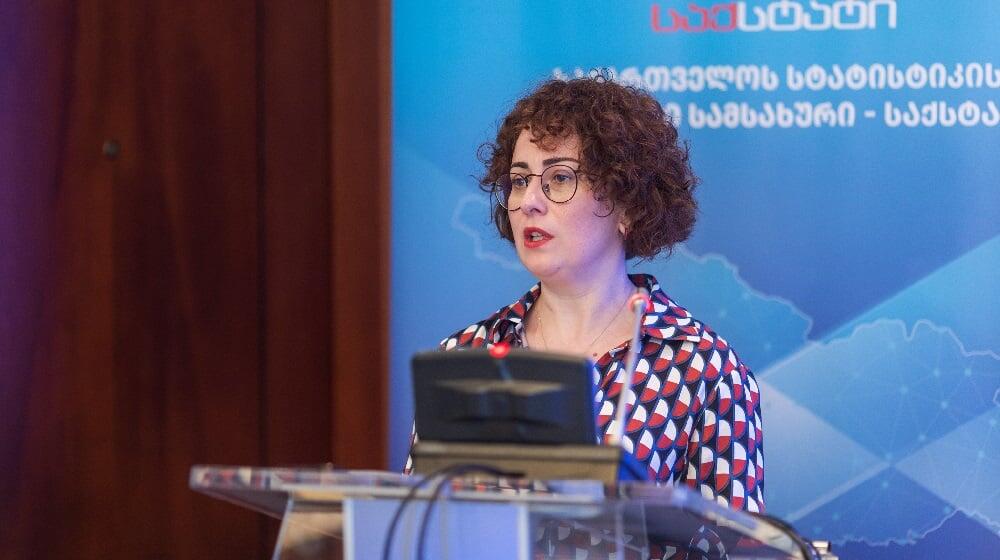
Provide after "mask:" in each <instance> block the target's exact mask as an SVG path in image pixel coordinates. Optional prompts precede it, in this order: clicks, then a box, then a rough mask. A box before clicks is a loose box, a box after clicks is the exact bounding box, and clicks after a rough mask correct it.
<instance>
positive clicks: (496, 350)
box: [490, 342, 510, 360]
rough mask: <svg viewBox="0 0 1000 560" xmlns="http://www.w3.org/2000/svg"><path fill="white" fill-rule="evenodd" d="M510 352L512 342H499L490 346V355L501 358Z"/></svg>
mask: <svg viewBox="0 0 1000 560" xmlns="http://www.w3.org/2000/svg"><path fill="white" fill-rule="evenodd" d="M507 354H510V344H507V343H506V342H497V343H496V344H494V345H493V346H491V347H490V356H492V357H494V358H496V359H498V360H500V359H503V358H506V357H507Z"/></svg>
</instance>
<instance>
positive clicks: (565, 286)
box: [529, 261, 635, 356]
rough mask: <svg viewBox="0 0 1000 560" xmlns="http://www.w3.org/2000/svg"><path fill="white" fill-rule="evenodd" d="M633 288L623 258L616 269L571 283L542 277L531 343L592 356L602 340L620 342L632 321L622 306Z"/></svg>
mask: <svg viewBox="0 0 1000 560" xmlns="http://www.w3.org/2000/svg"><path fill="white" fill-rule="evenodd" d="M633 292H635V285H634V284H632V281H631V280H630V279H629V277H628V274H627V273H626V269H625V263H624V261H623V262H622V263H621V267H619V268H618V269H617V270H615V271H611V273H609V274H607V275H602V276H599V277H593V276H591V277H589V278H581V279H579V281H577V282H572V283H568V282H554V281H544V280H543V281H542V292H541V295H540V296H539V298H538V301H537V302H536V304H535V308H534V309H532V311H533V313H532V321H531V322H532V324H531V325H529V327H530V328H529V332H530V333H532V334H533V335H534V336H533V337H532V338H531V341H532V344H533V345H535V346H539V343H541V346H544V347H545V348H546V349H548V350H554V351H568V352H572V353H579V354H584V353H586V354H587V355H588V356H590V355H592V354H593V353H594V352H595V351H597V350H598V349H597V348H594V347H595V346H598V345H599V343H600V342H601V341H605V342H607V340H611V341H613V342H612V343H617V342H620V340H618V339H619V338H621V331H623V327H624V330H627V329H628V324H629V322H630V319H629V317H628V314H627V313H624V312H623V311H622V310H623V309H624V307H625V305H626V302H627V300H628V298H629V296H630V295H631V294H632V293H633ZM609 347H610V346H609ZM600 350H601V351H603V350H606V348H600Z"/></svg>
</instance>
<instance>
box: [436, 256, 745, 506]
mask: <svg viewBox="0 0 1000 560" xmlns="http://www.w3.org/2000/svg"><path fill="white" fill-rule="evenodd" d="M630 278H631V279H632V281H633V283H635V284H636V286H640V287H644V288H646V289H647V290H649V293H650V298H651V299H652V302H653V309H652V310H651V311H647V313H646V316H645V317H644V319H643V327H642V338H641V342H640V343H641V344H642V353H641V356H640V358H639V361H638V364H637V366H636V371H635V373H634V374H633V375H632V379H631V380H630V383H629V387H630V394H629V395H627V402H628V406H629V408H628V410H626V418H627V419H628V420H627V423H626V428H625V436H626V437H625V438H624V439H623V441H622V445H623V446H624V447H625V449H626V450H628V451H629V452H630V453H632V454H633V455H635V457H636V458H637V459H639V460H640V461H641V462H642V463H643V464H644V465H646V468H647V469H648V470H649V473H650V476H651V477H653V478H654V479H655V480H656V481H657V482H659V483H664V484H686V485H688V486H689V487H691V488H695V489H697V490H698V491H700V492H701V494H702V495H703V496H705V497H706V498H709V499H713V500H716V501H718V502H719V503H722V504H725V505H728V506H730V507H732V508H734V509H740V510H748V511H753V512H763V511H764V454H763V434H762V424H761V415H760V389H759V387H758V385H757V382H756V380H755V379H754V376H753V373H752V372H751V371H750V369H749V368H748V367H747V366H746V365H744V364H743V363H742V362H740V359H739V358H738V357H737V355H736V353H735V352H734V351H733V349H732V348H730V346H729V344H727V343H726V341H725V340H724V339H722V338H721V337H720V336H718V335H717V334H715V333H714V332H712V330H711V329H709V328H708V327H707V326H706V325H705V324H704V323H702V322H700V321H698V320H697V319H695V318H693V317H692V316H691V314H690V313H689V312H688V311H687V310H686V309H684V308H683V307H681V306H679V305H677V304H676V303H674V302H673V300H671V299H670V298H669V297H667V295H666V294H665V293H663V291H662V290H661V289H660V286H659V284H658V283H657V281H656V279H655V278H653V277H652V276H649V275H641V274H638V275H633V276H631V277H630ZM540 293H541V285H540V284H536V285H535V286H534V287H533V288H532V289H531V290H530V291H529V292H528V293H527V294H525V295H524V296H523V297H522V298H521V299H519V300H517V301H516V302H514V303H513V304H511V305H509V306H507V307H504V308H502V309H500V310H499V311H497V312H496V313H494V314H493V315H492V316H490V317H489V318H487V319H485V320H483V321H480V322H478V323H475V324H473V325H470V326H469V327H468V328H465V329H463V330H461V331H459V332H457V333H455V334H454V335H452V336H450V337H448V338H446V339H444V340H443V341H442V342H441V348H442V349H444V350H452V349H458V348H484V347H485V348H489V347H490V346H492V345H493V344H495V343H497V342H501V341H502V342H506V343H508V344H510V345H512V346H523V340H524V330H523V325H524V318H525V316H526V315H527V313H528V311H529V310H530V309H531V306H532V305H533V304H534V302H535V301H536V300H537V299H538V295H539V294H540ZM629 344H630V341H625V342H623V343H622V344H620V345H619V346H617V347H615V348H612V349H611V350H609V351H608V352H606V353H605V354H604V355H603V356H601V357H600V358H599V359H598V360H597V363H596V364H595V378H596V380H597V383H598V387H597V397H596V398H597V404H598V410H599V412H598V417H597V425H598V431H599V432H600V433H602V434H605V437H607V434H608V432H610V431H611V428H612V425H613V424H614V420H613V418H614V416H615V404H616V402H617V398H616V397H617V395H618V394H619V393H620V392H621V390H622V386H623V383H624V381H625V380H624V377H625V375H626V374H625V372H624V371H623V370H624V368H625V363H624V361H625V357H626V354H627V352H628V346H629Z"/></svg>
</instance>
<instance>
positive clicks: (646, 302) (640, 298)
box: [628, 288, 653, 313]
mask: <svg viewBox="0 0 1000 560" xmlns="http://www.w3.org/2000/svg"><path fill="white" fill-rule="evenodd" d="M640 305H641V306H642V307H640ZM628 308H629V309H631V310H632V311H639V310H640V309H641V310H643V311H645V312H646V313H649V312H650V311H652V310H653V300H651V299H649V290H647V289H646V288H639V291H637V292H636V293H634V294H632V297H630V298H628Z"/></svg>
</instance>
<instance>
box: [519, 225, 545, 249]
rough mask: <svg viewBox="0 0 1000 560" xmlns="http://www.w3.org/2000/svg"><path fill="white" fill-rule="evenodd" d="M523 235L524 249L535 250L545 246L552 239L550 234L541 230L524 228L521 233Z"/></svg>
mask: <svg viewBox="0 0 1000 560" xmlns="http://www.w3.org/2000/svg"><path fill="white" fill-rule="evenodd" d="M521 233H522V234H523V237H522V239H524V248H525V249H537V248H538V247H541V246H542V245H545V244H546V243H548V242H549V240H550V239H552V234H551V233H549V232H547V231H545V230H544V229H542V228H537V227H526V228H524V230H523V231H522V232H521Z"/></svg>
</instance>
